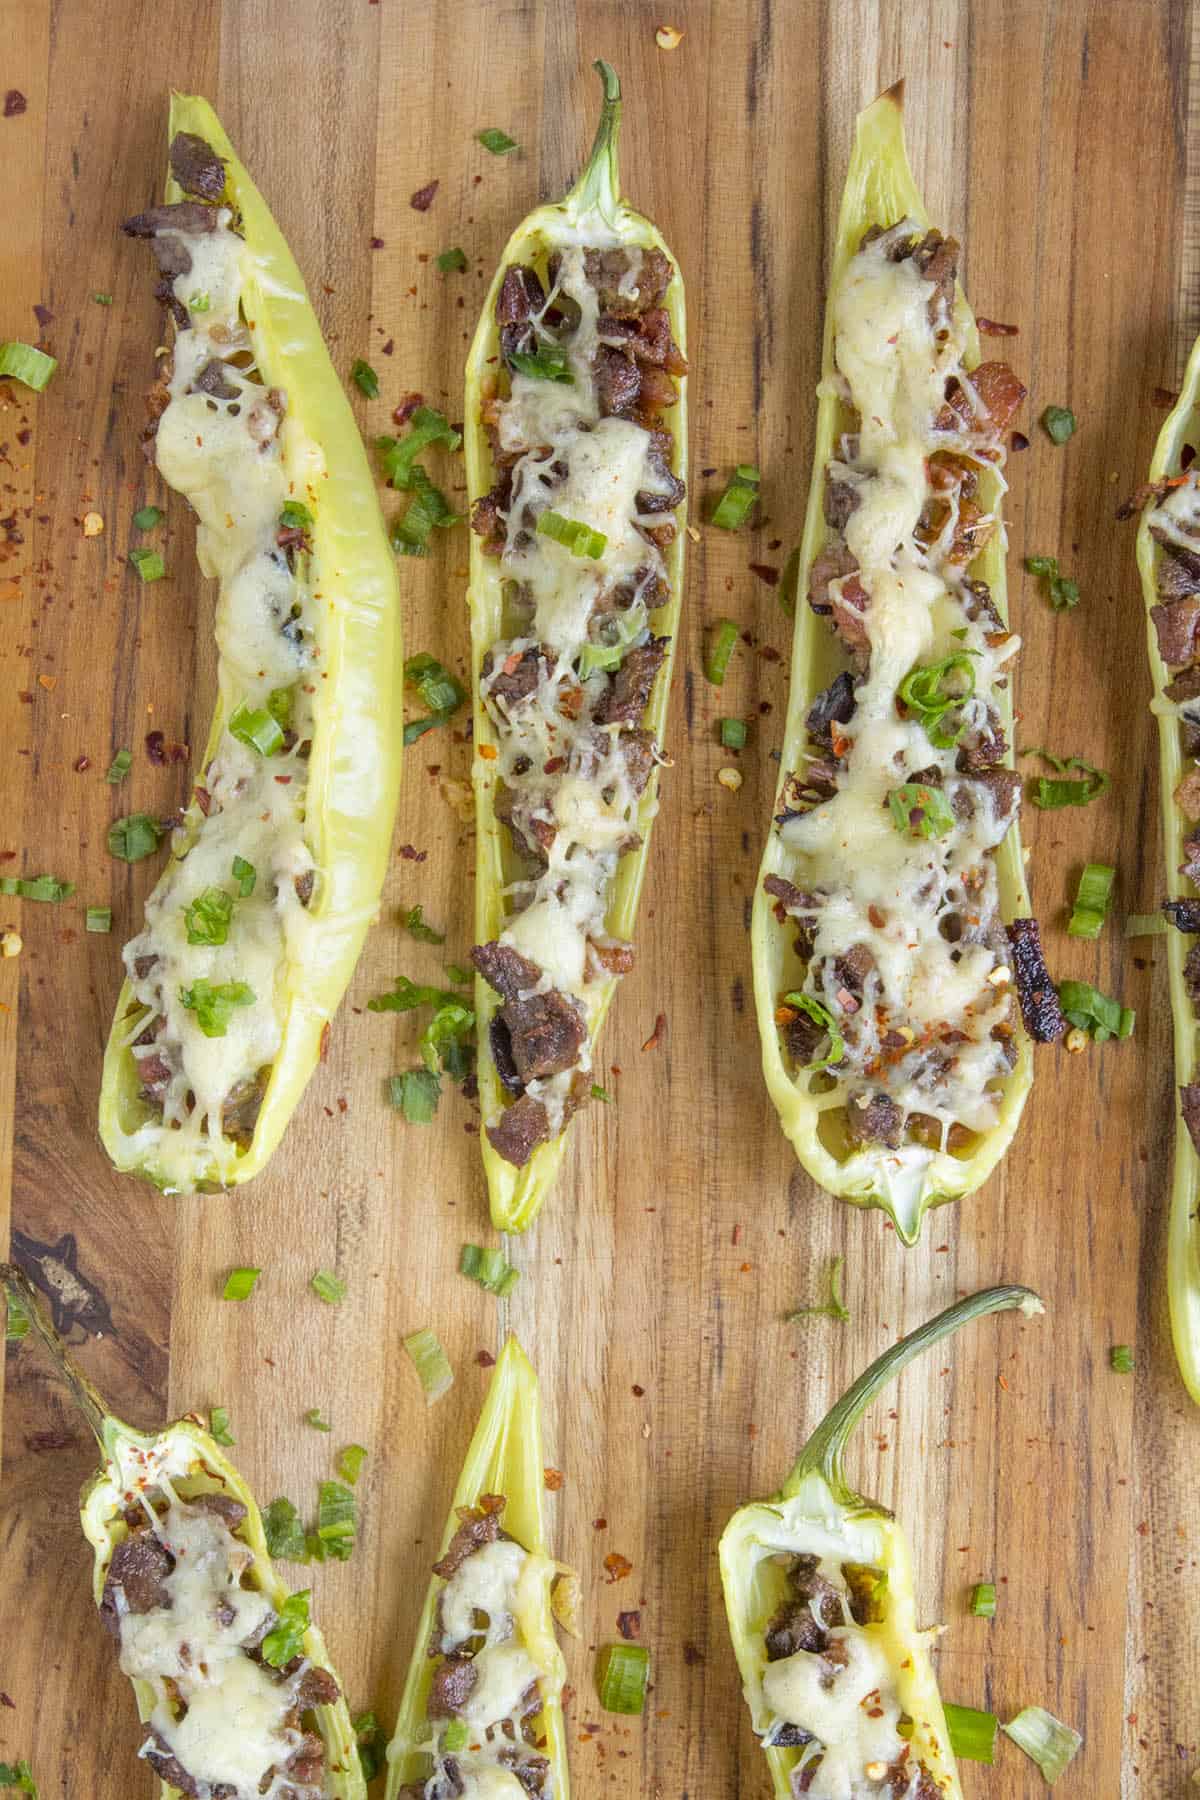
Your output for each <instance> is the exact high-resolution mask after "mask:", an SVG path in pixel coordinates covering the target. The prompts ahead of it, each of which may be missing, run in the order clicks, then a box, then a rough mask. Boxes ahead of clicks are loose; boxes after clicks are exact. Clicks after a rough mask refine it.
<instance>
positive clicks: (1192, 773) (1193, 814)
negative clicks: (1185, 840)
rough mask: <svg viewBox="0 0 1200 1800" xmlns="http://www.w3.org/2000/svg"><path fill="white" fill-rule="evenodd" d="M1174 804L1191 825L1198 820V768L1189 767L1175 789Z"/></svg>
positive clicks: (1199, 792) (1199, 782)
mask: <svg viewBox="0 0 1200 1800" xmlns="http://www.w3.org/2000/svg"><path fill="white" fill-rule="evenodd" d="M1175 804H1176V806H1177V807H1178V808H1179V810H1180V811H1181V812H1182V813H1183V815H1184V817H1185V818H1186V819H1187V820H1188V821H1189V822H1190V823H1191V824H1193V825H1195V824H1196V823H1197V821H1200V768H1191V769H1189V770H1188V772H1187V774H1186V775H1185V776H1184V777H1183V780H1182V781H1181V782H1180V783H1179V784H1178V786H1177V787H1176V789H1175Z"/></svg>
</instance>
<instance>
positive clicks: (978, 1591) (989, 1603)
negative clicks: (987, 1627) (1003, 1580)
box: [971, 1581, 996, 1619]
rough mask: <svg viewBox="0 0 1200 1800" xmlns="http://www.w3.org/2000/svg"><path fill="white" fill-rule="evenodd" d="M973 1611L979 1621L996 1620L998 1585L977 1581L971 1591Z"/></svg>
mask: <svg viewBox="0 0 1200 1800" xmlns="http://www.w3.org/2000/svg"><path fill="white" fill-rule="evenodd" d="M971 1611H972V1613H973V1614H974V1615H975V1617H976V1618H977V1619H994V1618H995V1616H996V1585H995V1583H994V1582H992V1581H977V1582H976V1583H975V1586H974V1587H973V1588H972V1589H971Z"/></svg>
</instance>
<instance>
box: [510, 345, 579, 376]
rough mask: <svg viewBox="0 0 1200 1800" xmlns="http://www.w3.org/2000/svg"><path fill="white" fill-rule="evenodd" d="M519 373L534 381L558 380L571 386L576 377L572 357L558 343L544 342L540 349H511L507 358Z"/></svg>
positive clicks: (513, 368) (511, 367) (512, 367)
mask: <svg viewBox="0 0 1200 1800" xmlns="http://www.w3.org/2000/svg"><path fill="white" fill-rule="evenodd" d="M505 360H506V361H507V363H508V366H509V368H510V369H512V370H513V371H514V372H515V373H516V374H518V375H528V376H529V377H530V379H531V380H533V381H558V382H562V383H563V384H564V386H569V385H570V384H571V383H572V382H573V381H574V379H575V377H574V375H573V374H572V373H571V359H570V357H569V356H568V355H567V353H566V351H565V350H563V349H561V348H560V347H559V346H558V345H557V344H544V345H543V346H542V348H541V349H540V350H510V351H509V353H508V356H507V357H506V359H505Z"/></svg>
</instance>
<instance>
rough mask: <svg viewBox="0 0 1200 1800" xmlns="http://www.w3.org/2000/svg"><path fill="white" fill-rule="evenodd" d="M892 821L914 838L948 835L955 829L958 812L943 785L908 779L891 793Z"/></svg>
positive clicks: (898, 828)
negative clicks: (935, 785) (932, 785)
mask: <svg viewBox="0 0 1200 1800" xmlns="http://www.w3.org/2000/svg"><path fill="white" fill-rule="evenodd" d="M888 806H889V807H890V808H891V814H892V824H893V825H894V826H895V828H896V830H897V831H902V832H907V833H908V835H909V837H913V838H940V837H945V835H946V833H947V832H948V831H953V829H954V814H953V813H952V812H951V811H950V802H949V801H948V800H947V798H946V796H945V794H944V793H943V792H942V790H941V788H938V787H926V786H925V784H924V782H920V781H906V782H905V783H904V784H903V786H902V787H898V788H893V789H892V791H891V792H890V794H889V795H888Z"/></svg>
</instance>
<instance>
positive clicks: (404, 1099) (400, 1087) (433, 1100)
mask: <svg viewBox="0 0 1200 1800" xmlns="http://www.w3.org/2000/svg"><path fill="white" fill-rule="evenodd" d="M441 1095H442V1083H441V1080H440V1078H439V1077H438V1075H437V1074H436V1073H434V1072H433V1071H432V1070H430V1069H406V1070H405V1071H404V1073H403V1074H402V1075H389V1076H388V1099H389V1100H390V1101H391V1103H392V1105H393V1106H394V1107H395V1108H396V1111H397V1112H398V1113H403V1115H404V1117H405V1119H406V1120H407V1121H408V1123H409V1124H410V1125H431V1124H432V1123H433V1117H434V1114H435V1113H436V1112H437V1109H438V1101H439V1100H440V1099H441Z"/></svg>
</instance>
